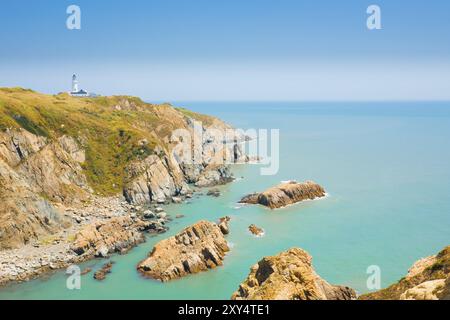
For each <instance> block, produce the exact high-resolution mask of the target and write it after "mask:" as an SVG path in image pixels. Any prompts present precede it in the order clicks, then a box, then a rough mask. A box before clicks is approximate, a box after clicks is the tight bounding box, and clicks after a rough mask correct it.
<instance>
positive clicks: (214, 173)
mask: <svg viewBox="0 0 450 320" xmlns="http://www.w3.org/2000/svg"><path fill="white" fill-rule="evenodd" d="M212 129H215V130H218V131H227V130H231V131H233V130H232V129H231V128H230V127H229V126H228V125H227V124H225V123H223V122H222V121H220V120H218V119H216V118H213V117H209V116H205V115H201V114H197V113H194V112H191V111H188V110H185V109H180V108H174V107H172V106H171V105H169V104H162V105H155V104H148V103H145V102H143V101H141V100H140V99H138V98H135V97H127V96H114V97H97V98H86V99H79V98H73V97H70V96H68V95H66V94H59V95H53V96H52V95H44V94H40V93H37V92H34V91H31V90H25V89H20V88H15V89H10V88H0V250H2V249H12V248H18V247H20V246H22V245H24V244H28V243H30V242H32V241H34V240H37V239H40V238H42V237H46V236H48V235H51V234H54V233H55V232H58V231H60V230H63V229H64V228H67V227H69V226H70V225H73V224H74V223H75V224H76V223H78V220H79V219H81V218H79V217H72V216H71V215H67V214H66V212H65V208H66V207H67V206H81V207H83V206H85V205H86V204H89V201H91V199H92V198H93V196H96V197H104V196H114V195H118V194H121V195H122V194H123V196H124V198H125V199H126V201H128V203H130V204H133V205H140V204H146V203H150V202H158V203H162V202H168V201H171V199H172V197H173V196H181V197H183V196H184V195H186V194H189V193H190V190H189V184H191V183H192V184H196V185H197V186H200V187H201V186H211V185H215V184H221V183H226V182H229V181H231V180H232V175H231V172H230V170H229V168H228V164H229V162H226V161H223V160H224V158H225V157H231V160H232V161H231V162H233V161H234V162H238V161H246V158H245V156H243V155H242V154H240V153H236V152H235V150H236V145H237V143H238V141H240V140H242V139H243V138H242V137H241V136H239V135H238V134H236V135H234V136H233V137H232V139H231V140H224V139H223V138H221V137H214V136H212V135H211V134H209V133H208V132H209V131H210V130H212ZM178 130H182V131H183V133H184V134H188V135H191V136H192V137H191V138H192V140H193V141H197V143H196V144H191V141H183V140H182V139H178V138H177V136H174V132H177V131H178ZM230 142H232V143H230ZM183 143H184V144H186V145H188V148H187V149H186V148H184V149H183V148H179V146H180V145H182V144H183ZM189 149H190V150H189ZM194 149H195V150H194ZM178 150H188V151H190V153H192V156H189V155H186V154H184V153H183V152H180V151H178ZM188 153H189V152H188ZM194 155H196V157H194ZM194 158H195V159H194ZM193 160H195V161H193ZM67 216H69V217H67Z"/></svg>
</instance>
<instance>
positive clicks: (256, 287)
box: [232, 248, 356, 300]
mask: <svg viewBox="0 0 450 320" xmlns="http://www.w3.org/2000/svg"><path fill="white" fill-rule="evenodd" d="M232 299H233V300H351V299H356V293H355V291H354V290H353V289H351V288H348V287H344V286H333V285H331V284H329V283H328V282H326V281H325V280H323V279H322V278H320V277H319V276H318V275H317V274H316V273H315V271H314V269H313V267H312V258H311V256H310V255H309V254H308V253H307V252H306V251H304V250H302V249H298V248H293V249H290V250H288V251H285V252H282V253H280V254H278V255H276V256H272V257H265V258H263V259H262V260H261V261H259V262H258V263H257V264H256V265H254V266H253V267H252V268H251V270H250V274H249V275H248V277H247V279H246V280H245V281H244V282H243V283H242V284H241V285H240V286H239V289H238V290H237V291H236V292H235V293H234V294H233V296H232Z"/></svg>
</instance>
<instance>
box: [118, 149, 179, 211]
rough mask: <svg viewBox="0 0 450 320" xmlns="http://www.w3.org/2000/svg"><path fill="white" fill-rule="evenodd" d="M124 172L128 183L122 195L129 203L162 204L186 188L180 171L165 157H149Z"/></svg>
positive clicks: (131, 165) (133, 164)
mask: <svg viewBox="0 0 450 320" xmlns="http://www.w3.org/2000/svg"><path fill="white" fill-rule="evenodd" d="M126 172H127V175H128V178H127V179H128V180H130V182H129V183H128V184H127V185H126V186H125V187H124V191H123V193H124V196H125V198H126V199H127V201H128V202H129V203H134V204H143V203H149V202H152V201H159V202H160V203H164V202H165V200H166V199H167V198H169V199H170V197H172V196H175V195H178V194H180V192H181V190H182V189H185V188H187V186H186V183H185V181H184V177H183V174H182V171H181V169H180V168H179V167H178V166H177V165H176V164H175V163H174V162H173V161H172V160H171V158H169V157H167V156H165V157H163V158H160V157H159V156H157V155H151V156H149V157H147V158H146V159H145V160H144V161H139V162H134V163H132V164H130V165H129V166H128V168H127V169H126Z"/></svg>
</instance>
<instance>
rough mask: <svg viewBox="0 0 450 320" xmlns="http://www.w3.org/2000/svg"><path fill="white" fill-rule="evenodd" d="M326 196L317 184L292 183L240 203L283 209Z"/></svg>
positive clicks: (256, 194) (246, 197)
mask: <svg viewBox="0 0 450 320" xmlns="http://www.w3.org/2000/svg"><path fill="white" fill-rule="evenodd" d="M325 195H326V193H325V190H324V189H323V188H322V187H321V186H320V185H318V184H317V183H315V182H311V181H307V182H303V183H297V182H295V181H290V182H287V183H282V184H280V185H278V186H275V187H272V188H270V189H268V190H266V191H264V192H261V193H254V194H250V195H248V196H245V197H244V198H242V199H241V201H240V203H247V204H260V205H263V206H266V207H269V208H271V209H277V208H282V207H285V206H288V205H290V204H294V203H297V202H301V201H304V200H314V199H316V198H321V197H324V196H325Z"/></svg>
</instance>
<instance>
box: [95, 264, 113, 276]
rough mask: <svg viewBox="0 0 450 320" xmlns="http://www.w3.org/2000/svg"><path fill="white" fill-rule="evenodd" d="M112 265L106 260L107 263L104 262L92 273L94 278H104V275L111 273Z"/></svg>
mask: <svg viewBox="0 0 450 320" xmlns="http://www.w3.org/2000/svg"><path fill="white" fill-rule="evenodd" d="M112 267H113V262H108V263H106V264H104V265H103V267H102V268H101V269H100V270H98V271H96V272H95V273H94V279H95V280H99V281H102V280H105V279H106V275H107V274H109V273H111V269H112Z"/></svg>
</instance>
